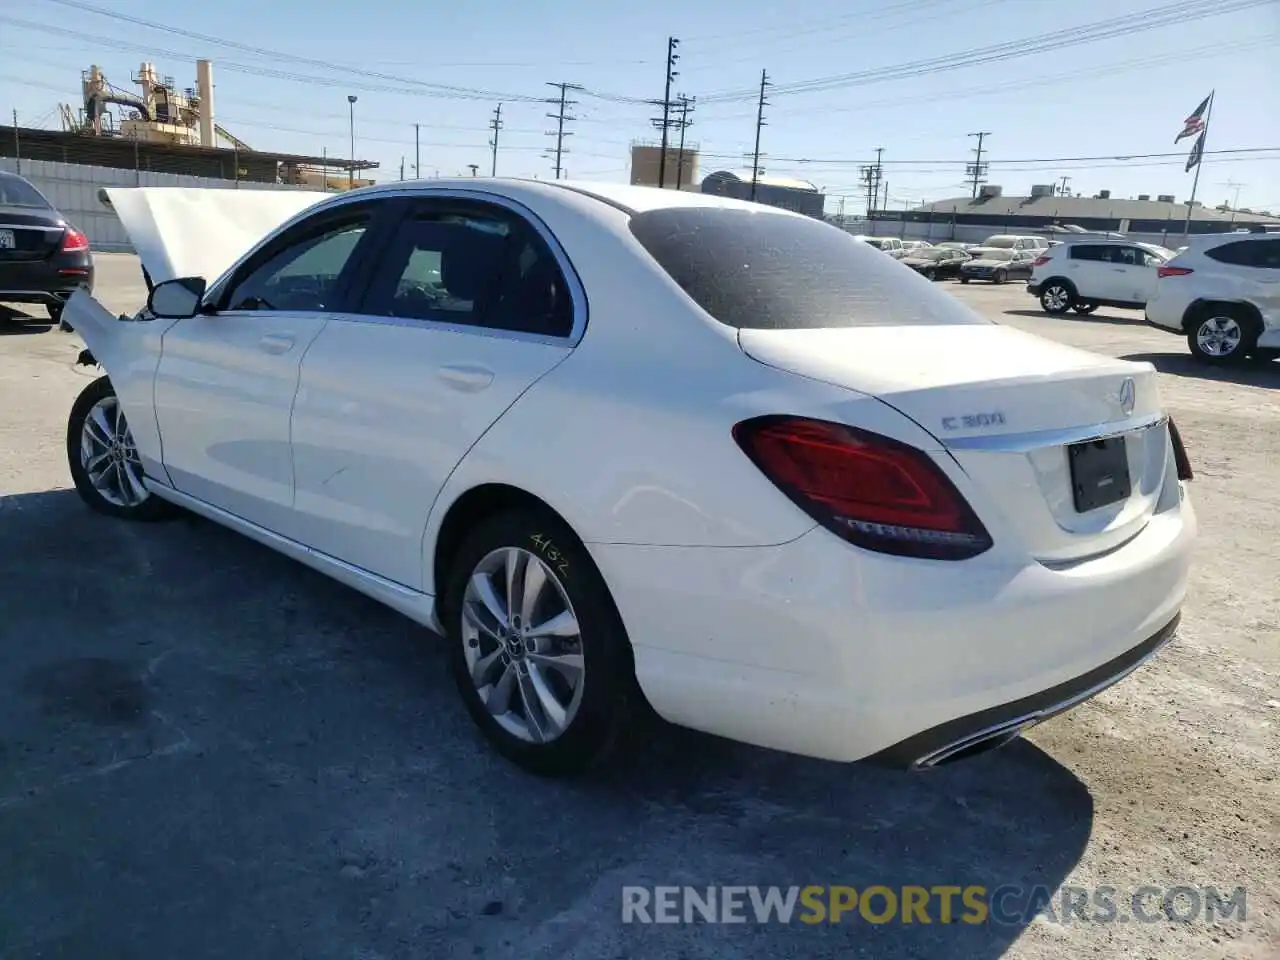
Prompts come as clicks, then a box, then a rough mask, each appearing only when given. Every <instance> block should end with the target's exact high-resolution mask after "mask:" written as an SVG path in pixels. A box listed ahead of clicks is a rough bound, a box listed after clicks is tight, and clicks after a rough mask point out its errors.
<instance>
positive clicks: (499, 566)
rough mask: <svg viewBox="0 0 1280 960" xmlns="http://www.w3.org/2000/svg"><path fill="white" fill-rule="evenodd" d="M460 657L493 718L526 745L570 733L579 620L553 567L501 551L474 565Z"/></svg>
mask: <svg viewBox="0 0 1280 960" xmlns="http://www.w3.org/2000/svg"><path fill="white" fill-rule="evenodd" d="M461 617H462V624H461V626H462V631H461V633H462V643H463V655H464V658H465V661H466V665H467V671H468V673H469V674H470V677H471V682H472V683H473V684H474V685H475V688H476V691H477V692H478V693H479V695H480V700H481V702H482V703H483V704H484V706H485V709H487V710H488V712H489V714H490V715H491V716H492V717H493V719H494V720H495V721H496V722H497V723H498V724H499V725H500V726H501V727H502V728H503V729H504V730H506V731H507V732H509V733H510V734H512V735H513V736H515V737H517V738H519V739H520V740H523V741H526V742H528V743H535V744H536V743H549V742H551V741H553V740H555V739H557V738H558V737H559V736H560V735H561V734H563V733H564V732H565V730H567V729H568V728H569V725H570V724H571V723H572V722H573V719H574V717H575V716H576V714H577V712H578V708H579V707H580V706H581V704H582V690H583V686H584V680H585V676H586V671H585V664H584V661H583V656H582V637H581V634H580V628H579V626H578V617H577V614H576V613H575V612H574V609H573V603H572V602H571V601H570V600H569V595H568V593H567V592H566V590H565V586H564V584H563V583H562V582H561V580H560V578H559V577H558V576H557V575H556V572H555V570H553V569H552V568H551V567H550V566H548V565H547V564H546V563H544V562H543V561H542V559H541V558H540V557H538V556H537V555H536V554H534V553H531V552H529V551H528V550H523V549H521V548H519V547H501V548H499V549H497V550H493V551H491V552H490V553H488V554H486V555H485V557H484V558H483V559H482V560H481V561H480V562H479V563H478V564H476V567H475V569H474V570H473V571H472V573H471V577H470V579H469V580H468V582H467V588H466V591H465V593H464V595H463V600H462V613H461Z"/></svg>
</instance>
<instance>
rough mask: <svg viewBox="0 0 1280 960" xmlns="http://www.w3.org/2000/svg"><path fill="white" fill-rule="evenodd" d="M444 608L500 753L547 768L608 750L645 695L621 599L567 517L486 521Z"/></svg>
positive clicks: (458, 561) (457, 570) (569, 767)
mask: <svg viewBox="0 0 1280 960" xmlns="http://www.w3.org/2000/svg"><path fill="white" fill-rule="evenodd" d="M508 577H510V579H508ZM507 583H512V584H513V586H512V587H511V588H509V592H508V588H507V587H506V584H507ZM440 612H441V621H442V623H443V624H444V627H445V633H446V636H447V638H448V643H449V657H450V667H451V671H452V673H453V678H454V682H455V683H456V684H457V686H458V692H459V693H460V694H461V696H462V700H463V703H465V704H466V707H467V711H468V712H469V713H470V714H471V718H472V720H474V721H475V723H476V725H477V726H479V727H480V730H481V732H483V733H484V735H485V737H486V738H487V739H488V740H489V742H490V743H491V744H492V745H493V746H494V748H495V749H496V750H497V751H498V752H499V753H500V754H502V755H503V756H504V757H506V758H507V759H508V760H511V761H512V762H514V763H516V764H518V765H519V766H521V767H523V768H525V769H526V770H529V771H530V772H532V773H535V774H539V775H541V776H572V775H576V774H579V773H582V772H583V771H585V770H587V769H588V768H590V767H592V766H594V765H595V764H597V763H598V762H600V761H601V760H603V759H604V758H605V757H607V756H608V755H609V753H610V752H611V751H612V750H613V748H614V747H615V746H616V744H617V742H618V739H619V735H620V733H621V732H622V731H623V730H624V729H626V727H627V726H628V721H629V720H630V719H631V718H632V717H633V716H634V715H635V710H634V708H635V706H636V705H637V704H638V703H640V702H641V700H642V697H641V696H640V694H639V688H638V687H637V685H636V682H635V669H634V666H633V661H632V656H631V645H630V642H629V641H628V640H627V636H626V631H625V629H624V628H623V625H622V619H621V617H620V616H619V615H618V612H617V609H616V608H615V606H614V603H613V598H612V597H611V596H610V594H609V590H608V587H607V586H606V585H605V582H604V578H603V577H602V576H601V575H600V572H599V570H597V569H596V566H595V563H594V562H593V561H592V559H591V556H590V554H589V553H587V550H586V548H585V547H583V546H582V544H581V543H580V542H579V540H578V538H577V537H576V536H574V534H573V532H572V531H571V530H570V529H569V528H568V527H566V526H565V525H564V523H562V522H561V521H560V520H558V519H557V518H556V517H554V516H553V515H551V514H550V513H548V512H546V511H542V510H534V509H517V510H512V511H509V512H506V513H502V514H499V515H497V516H493V517H490V518H488V519H487V520H484V521H482V522H481V523H480V524H479V525H477V526H476V527H475V529H473V530H472V531H471V532H470V533H469V534H468V535H467V537H466V538H465V539H464V541H463V542H462V545H461V546H460V547H459V548H458V551H457V553H456V555H455V556H454V557H453V559H452V561H451V562H450V564H449V572H448V577H447V581H446V587H445V590H444V592H443V596H442V597H441V611H440ZM553 623H554V624H557V628H556V629H555V631H554V632H552V631H550V630H546V631H545V632H543V629H545V628H547V627H549V626H550V625H551V624H553ZM491 705H492V706H491Z"/></svg>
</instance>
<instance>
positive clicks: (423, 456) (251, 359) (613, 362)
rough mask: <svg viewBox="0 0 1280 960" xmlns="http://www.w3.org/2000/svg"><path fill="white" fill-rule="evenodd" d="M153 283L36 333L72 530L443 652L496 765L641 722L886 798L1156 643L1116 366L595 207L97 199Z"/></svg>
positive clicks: (770, 215)
mask: <svg viewBox="0 0 1280 960" xmlns="http://www.w3.org/2000/svg"><path fill="white" fill-rule="evenodd" d="M110 193H111V202H112V204H113V206H115V208H116V210H117V212H118V213H119V215H120V216H121V219H122V220H123V222H124V223H125V226H126V228H127V229H128V230H129V232H130V233H131V235H132V237H133V240H134V243H135V246H136V248H137V249H138V251H139V254H140V256H141V258H142V261H143V264H144V266H146V268H147V270H148V274H149V282H150V283H153V284H154V285H153V286H152V289H151V295H150V299H149V302H148V306H147V309H146V310H143V311H141V312H140V313H139V314H138V315H137V316H135V317H121V318H117V317H114V316H112V315H111V314H109V313H108V312H107V311H106V310H104V309H103V308H102V307H101V306H100V305H98V303H97V302H96V301H94V300H93V299H92V298H91V297H90V296H89V295H88V294H78V295H77V296H76V297H75V298H74V299H73V300H72V302H71V303H70V304H69V306H68V308H67V316H68V319H69V321H70V323H71V325H72V326H73V327H74V328H75V329H76V330H77V331H78V332H79V333H80V334H81V335H82V336H83V337H84V339H85V342H86V345H87V347H88V349H87V350H86V351H85V353H84V354H83V355H82V357H81V359H82V361H83V362H85V363H96V364H99V365H101V366H102V367H103V368H104V370H105V372H106V375H105V376H103V377H101V378H100V379H98V380H96V381H94V382H93V383H91V384H90V385H89V386H88V387H87V388H86V389H85V390H84V392H83V393H82V394H81V396H80V397H79V399H78V400H77V401H76V403H75V405H74V408H73V410H72V412H71V416H70V422H69V425H68V433H67V452H68V455H69V460H70V468H71V474H72V477H73V479H74V482H75V485H76V488H77V489H78V490H79V492H80V494H81V496H82V497H83V498H84V500H85V501H86V502H87V503H88V504H89V506H90V507H92V508H94V509H95V510H98V511H100V512H102V513H105V514H109V515H112V516H117V517H121V518H129V519H153V518H159V517H161V516H164V515H165V514H166V513H168V512H171V511H172V510H173V508H174V506H175V505H176V506H178V507H182V508H185V509H187V510H190V511H194V512H196V513H198V514H201V515H203V516H205V517H208V518H211V519H213V520H214V521H216V522H218V523H221V524H224V525H226V526H228V527H231V528H233V529H235V530H238V531H240V532H242V533H244V534H246V535H248V536H250V537H252V538H254V539H255V540H258V541H260V542H261V543H264V544H266V545H268V546H270V547H272V548H274V549H276V550H279V551H281V552H282V553H285V554H287V555H288V556H291V557H294V558H296V559H297V560H299V561H301V562H302V563H305V564H308V565H310V566H312V567H314V568H316V569H318V570H320V571H323V572H324V573H326V574H328V575H330V576H332V577H333V578H334V579H336V580H339V581H341V582H342V583H344V584H347V585H349V586H351V587H353V588H355V589H356V590H359V591H362V592H364V593H366V594H368V595H370V596H372V597H375V598H377V599H378V600H380V601H382V602H384V603H386V604H388V605H390V606H391V607H394V608H395V609H397V610H399V611H401V612H402V613H404V614H406V615H407V616H409V617H411V618H413V619H414V620H416V621H418V622H420V623H422V624H424V625H427V626H429V627H431V628H433V629H434V630H435V631H436V632H438V633H440V634H442V635H443V636H444V637H445V638H446V639H447V643H448V645H449V651H450V654H449V655H450V658H451V664H452V670H453V673H454V675H455V677H456V680H457V685H458V688H459V690H460V692H461V695H462V699H463V701H464V702H465V704H466V706H467V708H468V709H469V711H470V713H471V715H472V716H473V717H474V719H475V721H476V723H477V724H478V725H479V727H480V729H481V730H482V731H483V732H484V733H485V734H486V735H487V736H488V738H489V739H490V740H491V741H492V743H493V744H494V745H495V746H496V748H497V749H498V750H499V751H501V752H502V753H503V754H504V755H505V756H507V757H509V758H511V759H512V760H514V761H516V762H517V763H520V764H522V765H524V766H526V767H528V768H530V769H532V770H535V771H538V772H541V773H572V772H576V771H579V770H581V769H583V768H584V767H585V766H586V765H588V764H589V763H590V762H591V761H593V760H594V759H596V758H598V757H599V756H601V755H602V754H604V753H605V752H606V751H607V750H608V748H609V747H610V746H612V745H613V744H614V743H615V741H616V734H618V733H619V732H624V731H626V730H627V729H628V725H629V723H631V721H632V719H633V718H634V717H635V715H636V714H635V711H636V710H637V709H639V708H641V707H642V706H644V705H645V704H646V703H647V704H648V705H649V706H651V707H652V708H653V709H654V710H655V711H656V712H657V714H659V715H660V716H661V717H664V718H666V719H667V720H669V721H672V722H674V723H676V724H680V725H685V726H688V727H692V728H696V729H699V730H704V731H709V732H712V733H715V734H720V735H723V736H726V737H730V738H733V739H736V740H741V741H745V742H748V743H752V744H758V745H762V746H765V747H771V748H776V749H780V750H785V751H791V752H795V753H799V754H805V755H809V756H813V757H820V758H825V759H829V760H836V761H853V760H859V759H863V758H872V759H875V760H877V761H883V762H888V763H891V764H894V765H897V766H901V767H908V768H921V767H930V766H934V765H936V764H939V763H943V762H947V761H950V760H954V759H958V758H961V757H966V756H970V755H973V754H975V753H979V752H981V751H983V750H986V749H989V748H991V747H994V746H998V745H1000V744H1002V743H1005V742H1007V741H1008V740H1011V739H1012V738H1014V737H1016V736H1017V735H1018V734H1019V733H1020V732H1022V731H1023V730H1025V729H1026V728H1028V727H1030V726H1031V725H1033V724H1035V723H1037V722H1039V721H1041V720H1043V719H1045V718H1046V717H1049V716H1052V715H1054V714H1055V713H1059V712H1061V711H1063V710H1065V709H1068V708H1070V707H1072V706H1074V705H1076V704H1078V703H1080V702H1082V701H1083V700H1085V699H1087V698H1089V697H1091V696H1093V695H1094V694H1096V693H1097V692H1098V691H1100V690H1102V689H1104V688H1106V687H1107V686H1109V685H1110V684H1112V683H1114V682H1116V681H1117V680H1119V679H1120V678H1122V677H1124V676H1125V675H1127V674H1128V673H1130V672H1131V671H1133V670H1134V669H1135V668H1136V667H1137V666H1138V665H1139V664H1141V663H1142V662H1143V661H1144V660H1145V659H1147V658H1148V657H1149V656H1150V655H1151V654H1152V653H1153V652H1154V651H1155V650H1156V649H1157V648H1159V647H1160V646H1161V645H1162V644H1164V643H1165V642H1166V641H1168V640H1169V639H1170V638H1171V636H1172V635H1173V632H1174V630H1175V628H1176V625H1177V622H1178V617H1179V612H1180V608H1181V606H1182V603H1183V597H1184V593H1185V590H1186V585H1187V576H1188V567H1189V563H1190V557H1191V552H1192V543H1193V541H1194V539H1195V530H1196V523H1195V518H1194V514H1193V512H1192V508H1191V505H1190V502H1189V500H1188V499H1187V496H1186V485H1185V484H1184V482H1183V481H1186V480H1189V479H1190V477H1191V468H1190V465H1189V463H1188V461H1187V457H1186V453H1185V451H1184V450H1183V447H1182V443H1181V441H1180V440H1179V438H1178V434H1177V431H1176V429H1175V428H1174V426H1173V423H1172V422H1171V421H1170V419H1169V417H1168V415H1167V414H1166V412H1165V411H1164V409H1163V408H1162V406H1161V401H1160V397H1159V395H1158V392H1157V383H1156V375H1155V372H1154V370H1153V368H1152V367H1151V366H1150V365H1149V364H1145V363H1143V364H1136V363H1130V362H1125V361H1120V360H1114V359H1110V358H1105V357H1100V356H1096V355H1093V354H1091V353H1086V352H1083V351H1081V350H1077V349H1074V348H1071V347H1067V346H1062V345H1059V344H1057V343H1053V342H1049V341H1046V340H1042V339H1038V338H1036V337H1033V336H1030V335H1028V334H1025V333H1022V332H1019V331H1017V330H1014V329H1011V328H1008V327H1005V326H1001V325H999V324H995V323H992V322H989V321H987V320H985V319H984V318H982V317H981V316H979V315H977V314H976V313H974V312H972V311H971V310H969V309H968V308H967V307H965V306H964V305H962V304H961V303H959V302H958V301H957V300H955V299H954V298H952V297H951V296H950V295H949V294H947V293H946V292H945V291H942V290H939V289H938V288H937V287H936V286H935V285H933V284H930V283H929V282H928V281H927V280H925V279H923V278H921V277H919V276H916V275H915V274H914V273H912V272H911V271H907V270H903V269H902V268H901V266H900V265H899V264H897V263H895V262H893V260H892V259H890V258H888V257H885V256H884V255H883V254H881V253H880V252H879V251H877V250H874V249H872V248H871V247H868V246H867V245H866V244H864V243H860V242H859V241H858V240H856V239H855V238H854V237H852V236H850V235H848V234H847V233H844V232H843V231H841V230H839V229H837V228H835V227H833V226H830V225H828V224H825V223H823V222H821V221H818V220H814V219H810V218H808V217H805V216H801V215H799V214H793V213H790V212H787V211H782V210H777V209H773V208H769V207H764V206H758V205H755V204H747V203H742V202H737V201H733V200H728V199H724V198H718V197H711V196H704V195H699V194H691V193H683V192H677V191H671V190H667V191H664V190H654V189H646V188H640V187H626V186H614V185H606V184H590V183H569V182H557V183H547V182H538V181H528V182H525V181H515V180H497V179H495V180H476V179H471V180H434V181H429V182H410V183H392V184H387V185H385V186H375V187H370V188H366V189H361V190H356V191H353V192H350V193H347V194H344V195H340V196H325V195H321V194H300V193H295V192H289V191H277V192H268V191H260V192H254V191H244V190H241V191H230V190H194V191H193V190H163V189H143V190H113V191H111V192H110Z"/></svg>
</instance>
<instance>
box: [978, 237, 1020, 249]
mask: <svg viewBox="0 0 1280 960" xmlns="http://www.w3.org/2000/svg"><path fill="white" fill-rule="evenodd" d="M1017 242H1018V241H1017V240H1015V239H1014V238H1013V237H988V238H987V242H986V243H984V244H983V246H984V247H992V248H994V249H996V250H1011V249H1013V247H1014V246H1016V245H1017Z"/></svg>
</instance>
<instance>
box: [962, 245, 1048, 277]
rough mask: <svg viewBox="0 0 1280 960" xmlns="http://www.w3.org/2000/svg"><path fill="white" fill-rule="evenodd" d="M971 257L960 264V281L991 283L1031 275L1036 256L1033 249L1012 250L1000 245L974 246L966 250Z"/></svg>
mask: <svg viewBox="0 0 1280 960" xmlns="http://www.w3.org/2000/svg"><path fill="white" fill-rule="evenodd" d="M966 253H967V254H968V256H969V259H968V260H966V261H965V262H964V263H962V264H960V282H961V283H968V282H969V281H970V280H987V281H990V282H991V283H1008V282H1009V281H1010V280H1017V279H1019V278H1022V277H1030V276H1031V264H1032V262H1033V261H1034V260H1035V258H1036V254H1035V252H1034V251H1032V250H1011V249H1008V248H1000V247H974V248H973V249H972V250H968V251H966Z"/></svg>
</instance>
